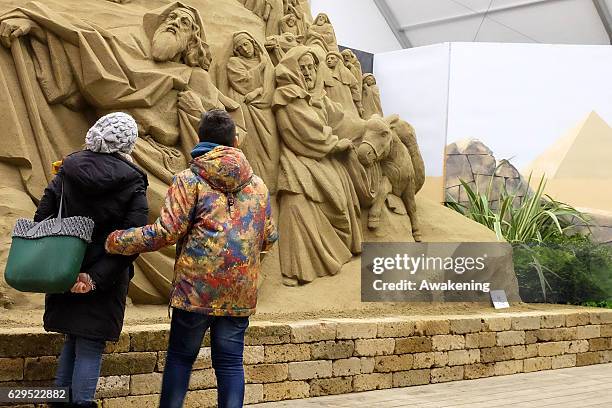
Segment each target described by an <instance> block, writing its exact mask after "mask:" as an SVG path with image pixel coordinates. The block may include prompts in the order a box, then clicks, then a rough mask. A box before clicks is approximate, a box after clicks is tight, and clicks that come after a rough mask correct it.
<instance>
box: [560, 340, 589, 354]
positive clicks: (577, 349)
mask: <svg viewBox="0 0 612 408" xmlns="http://www.w3.org/2000/svg"><path fill="white" fill-rule="evenodd" d="M587 351H589V341H588V340H573V341H569V342H568V345H567V349H566V350H565V352H566V353H571V354H576V353H586V352H587Z"/></svg>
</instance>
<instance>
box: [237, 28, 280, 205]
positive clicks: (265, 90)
mask: <svg viewBox="0 0 612 408" xmlns="http://www.w3.org/2000/svg"><path fill="white" fill-rule="evenodd" d="M237 34H247V35H248V36H249V37H250V38H251V40H252V41H253V43H254V47H255V48H256V49H257V55H256V56H255V57H254V58H252V59H247V58H244V57H242V56H240V55H238V56H234V57H231V58H230V59H229V61H228V63H227V77H228V82H229V94H228V96H229V97H230V98H232V99H233V100H235V101H236V102H238V103H240V104H241V105H242V112H243V115H244V120H245V125H246V128H247V136H246V138H245V139H244V141H243V142H242V144H241V145H240V149H241V150H242V151H243V152H244V154H245V156H246V157H247V159H248V160H249V162H250V163H251V166H253V171H254V173H255V174H257V175H258V176H259V177H261V178H262V179H263V181H264V182H265V183H266V186H268V189H269V190H270V193H271V194H274V193H276V179H277V177H278V159H279V140H278V132H277V130H276V121H275V119H274V114H273V113H272V109H271V102H272V93H273V91H274V66H273V65H272V62H271V61H270V58H269V57H268V54H267V52H266V50H265V49H264V48H263V47H262V46H261V45H260V44H258V43H257V42H256V41H255V39H254V38H253V37H252V36H251V35H250V34H248V33H246V32H239V33H235V34H234V36H235V35H237ZM258 88H261V94H260V95H259V96H258V97H256V98H255V99H254V100H252V101H251V102H246V100H245V96H246V95H247V94H248V93H249V92H252V91H254V90H256V89H258Z"/></svg>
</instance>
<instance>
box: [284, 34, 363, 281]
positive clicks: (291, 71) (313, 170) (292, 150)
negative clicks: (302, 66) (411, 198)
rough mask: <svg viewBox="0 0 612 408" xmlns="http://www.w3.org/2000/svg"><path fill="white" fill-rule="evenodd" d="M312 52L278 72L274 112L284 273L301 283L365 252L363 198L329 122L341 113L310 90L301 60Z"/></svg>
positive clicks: (294, 54) (292, 55)
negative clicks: (278, 146)
mask: <svg viewBox="0 0 612 408" xmlns="http://www.w3.org/2000/svg"><path fill="white" fill-rule="evenodd" d="M308 52H311V50H310V49H309V48H307V47H304V46H299V47H296V48H293V49H291V50H290V51H289V52H288V53H287V55H286V56H285V58H284V59H283V60H282V61H281V62H280V63H279V65H278V66H277V67H276V80H277V86H278V87H277V89H276V92H275V95H274V103H273V107H274V110H275V113H276V121H277V125H278V129H279V133H280V135H281V139H282V142H283V143H282V146H281V157H280V173H279V182H278V191H279V195H280V217H279V226H280V236H281V237H282V236H284V237H289V239H286V238H285V239H284V240H281V241H280V246H279V251H280V262H281V270H282V272H283V274H284V275H285V276H287V277H290V278H295V279H297V280H298V281H300V282H310V281H312V280H314V279H315V278H316V277H317V276H325V275H334V274H336V273H338V272H339V271H340V269H341V267H342V265H343V264H344V263H346V262H347V261H348V260H349V259H350V258H351V256H352V255H353V254H356V253H359V252H360V251H361V242H362V234H361V227H360V206H359V199H358V197H357V194H356V192H355V188H354V187H353V183H352V181H351V179H350V175H349V172H348V171H347V170H346V168H345V167H344V165H343V163H342V162H341V157H342V155H343V154H346V153H341V152H340V153H336V152H334V151H333V150H334V148H335V146H336V145H337V144H338V141H339V140H340V139H339V138H338V136H336V135H335V134H333V131H332V127H331V126H330V123H331V122H334V121H340V120H341V119H342V116H343V112H342V108H341V107H340V106H339V105H338V104H336V103H334V102H333V101H331V100H330V99H329V98H327V97H325V96H322V97H321V98H319V99H318V100H315V99H313V98H312V96H311V95H310V94H309V93H308V92H307V91H306V85H305V82H304V79H303V77H302V76H301V74H300V73H299V66H298V62H297V61H298V59H299V58H300V57H301V56H302V55H304V54H305V53H308Z"/></svg>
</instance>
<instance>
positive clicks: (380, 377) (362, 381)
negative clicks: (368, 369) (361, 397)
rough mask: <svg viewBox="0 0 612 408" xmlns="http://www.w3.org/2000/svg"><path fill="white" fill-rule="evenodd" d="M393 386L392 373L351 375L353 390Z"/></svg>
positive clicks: (369, 389) (381, 388) (380, 388)
mask: <svg viewBox="0 0 612 408" xmlns="http://www.w3.org/2000/svg"><path fill="white" fill-rule="evenodd" d="M392 386H393V375H392V374H390V373H389V374H383V373H374V374H359V375H356V376H355V377H353V391H355V392H361V391H371V390H383V389H386V388H391V387H392Z"/></svg>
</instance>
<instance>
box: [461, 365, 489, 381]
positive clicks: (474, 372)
mask: <svg viewBox="0 0 612 408" xmlns="http://www.w3.org/2000/svg"><path fill="white" fill-rule="evenodd" d="M463 368H464V378H465V379H466V380H473V379H476V378H485V377H493V376H494V375H495V364H493V363H488V364H481V363H476V364H469V365H466V366H464V367H463Z"/></svg>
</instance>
